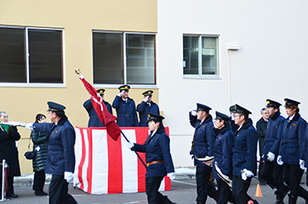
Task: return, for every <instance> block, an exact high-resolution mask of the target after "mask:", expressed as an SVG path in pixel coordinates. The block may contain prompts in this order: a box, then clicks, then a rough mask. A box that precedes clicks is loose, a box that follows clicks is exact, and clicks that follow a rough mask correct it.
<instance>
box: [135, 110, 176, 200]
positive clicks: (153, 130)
mask: <svg viewBox="0 0 308 204" xmlns="http://www.w3.org/2000/svg"><path fill="white" fill-rule="evenodd" d="M163 119H164V117H163V116H161V115H157V114H154V113H149V114H148V119H147V120H148V126H149V129H150V135H149V136H148V138H147V140H146V141H145V143H144V144H143V145H141V144H134V145H133V146H132V149H134V150H136V151H139V152H145V153H146V154H145V157H146V162H147V173H146V194H147V198H148V203H149V204H172V203H173V202H172V201H170V200H169V199H168V197H167V196H163V195H162V194H161V193H160V192H158V189H159V186H160V183H161V181H162V180H163V178H164V177H165V176H166V175H168V176H169V177H170V179H174V177H175V174H174V166H173V162H172V157H171V154H170V139H169V137H168V135H167V134H166V132H165V128H164V126H163V124H162V120H163Z"/></svg>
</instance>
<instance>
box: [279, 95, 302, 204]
mask: <svg viewBox="0 0 308 204" xmlns="http://www.w3.org/2000/svg"><path fill="white" fill-rule="evenodd" d="M284 101H285V108H286V113H287V115H288V117H287V119H286V120H285V121H284V123H283V129H282V133H281V139H280V145H279V153H278V157H277V163H278V164H279V165H283V178H284V181H285V182H286V184H287V185H288V186H289V187H290V193H289V204H294V203H296V201H297V197H298V196H301V197H303V198H304V199H305V200H306V203H307V202H308V196H307V195H308V192H307V191H306V190H305V189H304V188H302V187H301V186H300V181H301V178H302V175H303V173H304V169H305V151H306V148H307V147H306V145H305V144H306V143H305V129H306V125H307V122H306V121H305V120H304V119H303V118H302V117H301V115H300V114H299V108H298V104H300V102H298V101H295V100H292V99H288V98H285V99H284Z"/></svg>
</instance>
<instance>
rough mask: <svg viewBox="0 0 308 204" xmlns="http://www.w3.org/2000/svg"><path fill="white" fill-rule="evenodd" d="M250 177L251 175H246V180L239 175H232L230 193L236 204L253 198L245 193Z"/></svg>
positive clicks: (242, 203) (241, 203)
mask: <svg viewBox="0 0 308 204" xmlns="http://www.w3.org/2000/svg"><path fill="white" fill-rule="evenodd" d="M251 179H252V178H251V177H248V178H247V180H246V181H244V180H243V179H242V177H241V176H233V182H232V193H233V196H234V197H235V201H236V204H247V202H248V201H250V200H253V199H252V198H251V197H250V196H249V195H248V194H247V191H248V188H249V186H250V183H251ZM256 203H257V202H256Z"/></svg>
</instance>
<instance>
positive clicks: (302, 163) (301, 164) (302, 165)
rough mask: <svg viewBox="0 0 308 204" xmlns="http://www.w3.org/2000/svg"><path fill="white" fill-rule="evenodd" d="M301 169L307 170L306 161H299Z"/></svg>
mask: <svg viewBox="0 0 308 204" xmlns="http://www.w3.org/2000/svg"><path fill="white" fill-rule="evenodd" d="M299 167H300V168H301V169H302V170H305V169H306V168H305V161H304V160H302V159H300V160H299Z"/></svg>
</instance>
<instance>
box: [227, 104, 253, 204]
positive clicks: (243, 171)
mask: <svg viewBox="0 0 308 204" xmlns="http://www.w3.org/2000/svg"><path fill="white" fill-rule="evenodd" d="M234 108H235V113H234V123H235V124H236V125H238V126H239V129H238V130H237V131H236V133H235V139H234V148H233V158H232V162H233V182H232V193H233V195H234V197H235V201H236V204H247V202H248V201H250V203H251V202H252V203H254V204H256V203H258V202H257V201H256V200H253V199H252V198H251V197H250V196H249V195H248V194H247V191H248V189H249V186H250V183H251V179H252V177H253V176H254V175H255V174H256V170H257V142H258V133H257V131H256V129H255V128H254V127H253V125H252V120H251V119H250V118H249V117H248V115H249V114H251V112H250V111H249V110H247V109H246V108H244V107H242V106H240V105H238V104H235V107H234Z"/></svg>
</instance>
